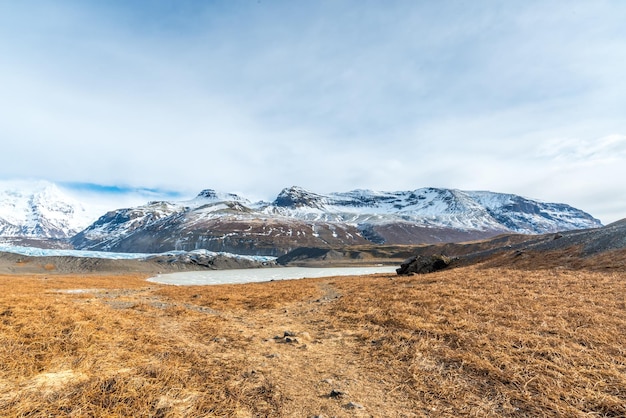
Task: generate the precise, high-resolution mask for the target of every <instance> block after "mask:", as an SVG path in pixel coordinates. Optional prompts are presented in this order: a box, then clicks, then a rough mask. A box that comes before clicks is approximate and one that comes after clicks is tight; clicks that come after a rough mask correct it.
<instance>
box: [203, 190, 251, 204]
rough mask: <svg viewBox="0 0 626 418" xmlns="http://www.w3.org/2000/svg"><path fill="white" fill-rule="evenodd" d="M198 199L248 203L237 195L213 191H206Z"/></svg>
mask: <svg viewBox="0 0 626 418" xmlns="http://www.w3.org/2000/svg"><path fill="white" fill-rule="evenodd" d="M196 199H208V200H213V201H236V202H241V201H246V199H245V198H243V197H241V196H239V195H237V194H235V193H222V192H217V191H215V190H213V189H204V190H202V191H201V192H200V193H198V195H197V196H196Z"/></svg>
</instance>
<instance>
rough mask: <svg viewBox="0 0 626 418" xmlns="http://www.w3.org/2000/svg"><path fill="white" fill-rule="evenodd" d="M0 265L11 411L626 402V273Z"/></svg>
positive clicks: (0, 355) (4, 392)
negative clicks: (39, 269) (308, 272)
mask: <svg viewBox="0 0 626 418" xmlns="http://www.w3.org/2000/svg"><path fill="white" fill-rule="evenodd" d="M145 277H146V276H145V275H144V276H141V275H61V274H50V273H46V274H38V275H4V276H0V416H3V417H5V416H6V417H50V416H76V417H82V416H108V417H117V416H119V417H122V416H123V417H126V416H133V417H187V416H189V417H214V416H229V417H257V416H260V417H261V416H262V417H264V416H268V417H313V416H325V417H333V416H337V417H353V416H357V417H359V416H362V417H370V416H374V417H458V416H473V417H490V416H492V417H500V416H505V417H507V416H510V417H528V416H532V417H535V416H555V417H556V416H560V417H623V416H626V299H625V298H626V275H625V274H624V273H623V272H619V271H613V272H597V271H596V272H591V271H582V270H580V271H575V270H565V269H534V270H521V269H504V268H480V266H478V267H463V268H458V269H453V270H449V271H442V272H439V273H434V274H430V275H423V276H410V277H396V276H393V275H377V276H367V277H348V278H346V277H342V278H326V279H315V280H298V281H277V282H267V283H256V284H248V285H226V286H204V287H199V286H193V287H176V286H165V285H159V284H154V283H149V282H146V281H145V280H144V279H145Z"/></svg>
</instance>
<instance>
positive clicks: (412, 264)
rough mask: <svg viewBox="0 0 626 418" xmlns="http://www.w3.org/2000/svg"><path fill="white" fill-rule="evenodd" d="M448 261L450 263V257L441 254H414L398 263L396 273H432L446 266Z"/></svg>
mask: <svg viewBox="0 0 626 418" xmlns="http://www.w3.org/2000/svg"><path fill="white" fill-rule="evenodd" d="M450 263H452V259H451V258H450V257H446V256H445V255H441V254H438V255H430V256H420V255H416V256H413V257H411V258H409V259H407V260H405V261H404V263H402V264H401V265H400V268H398V269H396V273H398V275H400V276H402V275H409V274H426V273H433V272H435V271H439V270H443V269H445V268H447V267H448V266H449V265H450Z"/></svg>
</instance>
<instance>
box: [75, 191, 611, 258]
mask: <svg viewBox="0 0 626 418" xmlns="http://www.w3.org/2000/svg"><path fill="white" fill-rule="evenodd" d="M600 226H601V224H600V222H599V221H598V220H597V219H594V218H593V217H592V216H591V215H589V214H587V213H585V212H583V211H580V210H578V209H575V208H573V207H571V206H568V205H565V204H558V203H544V202H539V201H536V200H532V199H527V198H523V197H520V196H516V195H511V194H501V193H492V192H466V191H461V190H452V189H435V188H423V189H417V190H413V191H405V192H374V191H369V190H354V191H350V192H344V193H330V194H318V193H313V192H310V191H307V190H305V189H302V188H299V187H291V188H287V189H284V190H283V191H282V192H281V193H280V194H279V195H278V196H277V197H276V199H275V200H274V201H273V202H271V203H268V202H256V203H252V202H250V201H249V200H247V199H245V198H243V197H240V196H237V195H234V194H230V193H218V192H216V191H214V190H210V189H207V190H203V191H202V192H201V193H200V194H199V195H198V196H196V197H195V198H194V199H192V200H189V201H182V202H150V203H148V204H146V205H142V206H139V207H134V208H127V209H119V210H115V211H111V212H109V213H107V214H106V215H104V216H102V217H100V218H99V219H98V220H97V221H96V222H95V223H93V224H92V225H91V226H89V227H88V228H87V229H85V230H84V231H82V232H80V233H79V234H77V235H76V236H74V237H73V238H72V239H71V242H72V244H73V245H74V246H75V247H76V248H80V249H91V250H105V251H138V252H162V251H169V250H186V251H189V250H194V249H207V250H211V251H228V252H233V253H239V254H252V255H281V254H284V253H285V252H287V251H289V250H292V249H294V248H297V247H302V246H334V245H356V244H368V243H372V242H374V243H389V244H415V243H434V242H454V241H456V242H458V241H467V240H471V239H479V238H487V237H490V236H494V235H497V234H501V233H510V232H516V233H537V234H540V233H548V232H555V231H563V230H572V229H582V228H595V227H600Z"/></svg>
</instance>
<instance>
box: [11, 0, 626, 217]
mask: <svg viewBox="0 0 626 418" xmlns="http://www.w3.org/2000/svg"><path fill="white" fill-rule="evenodd" d="M624 22H626V2H624V1H622V0H614V1H603V0H594V1H567V2H564V1H549V0H548V1H532V0H530V1H524V2H510V1H495V0H493V1H492V0H485V1H447V0H440V1H436V2H433V1H420V0H407V1H395V0H388V1H369V0H350V1H348V0H328V1H326V0H316V1H295V0H292V1H278V0H254V1H243V0H223V1H210V0H205V1H190V0H171V1H164V0H150V1H147V0H146V1H141V0H137V1H132V2H129V1H121V0H120V1H118V0H111V1H106V2H102V1H90V0H80V1H79V0H75V1H66V0H57V1H55V2H49V1H31V0H24V1H19V2H16V1H8V0H7V1H4V0H0V138H1V141H2V142H1V148H0V149H1V151H0V155H2V160H1V161H2V163H1V164H0V180H12V179H44V180H49V181H53V182H59V183H64V184H72V185H75V186H76V187H80V185H81V184H82V185H97V186H94V187H96V188H98V187H103V188H105V189H107V190H110V191H111V190H112V191H115V190H131V189H135V188H137V189H142V190H153V191H161V192H163V194H164V195H173V194H180V195H189V196H193V195H194V194H196V193H198V192H199V191H200V190H202V189H206V188H213V189H216V190H219V191H224V192H235V193H240V194H242V195H245V196H246V197H248V198H250V199H251V200H255V199H264V200H272V199H273V198H274V197H275V196H276V195H277V194H278V193H279V192H280V190H281V189H283V188H285V187H289V186H292V185H298V186H301V187H304V188H306V189H309V190H311V191H315V192H318V193H327V192H340V191H348V190H353V189H372V190H384V191H399V190H414V189H418V188H421V187H447V188H455V189H461V190H490V191H494V192H503V193H514V194H519V195H522V196H526V197H530V198H536V199H540V200H544V201H549V202H561V203H567V204H570V205H572V206H574V207H577V208H579V209H582V210H585V211H587V212H589V213H591V214H592V215H593V216H595V217H597V218H599V219H600V220H601V221H602V222H603V223H609V222H612V221H616V220H618V219H622V218H625V217H626V193H624V192H625V187H626V186H625V185H624V181H623V179H626V164H624V162H625V161H626V117H625V116H626V76H625V74H626V30H624Z"/></svg>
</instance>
